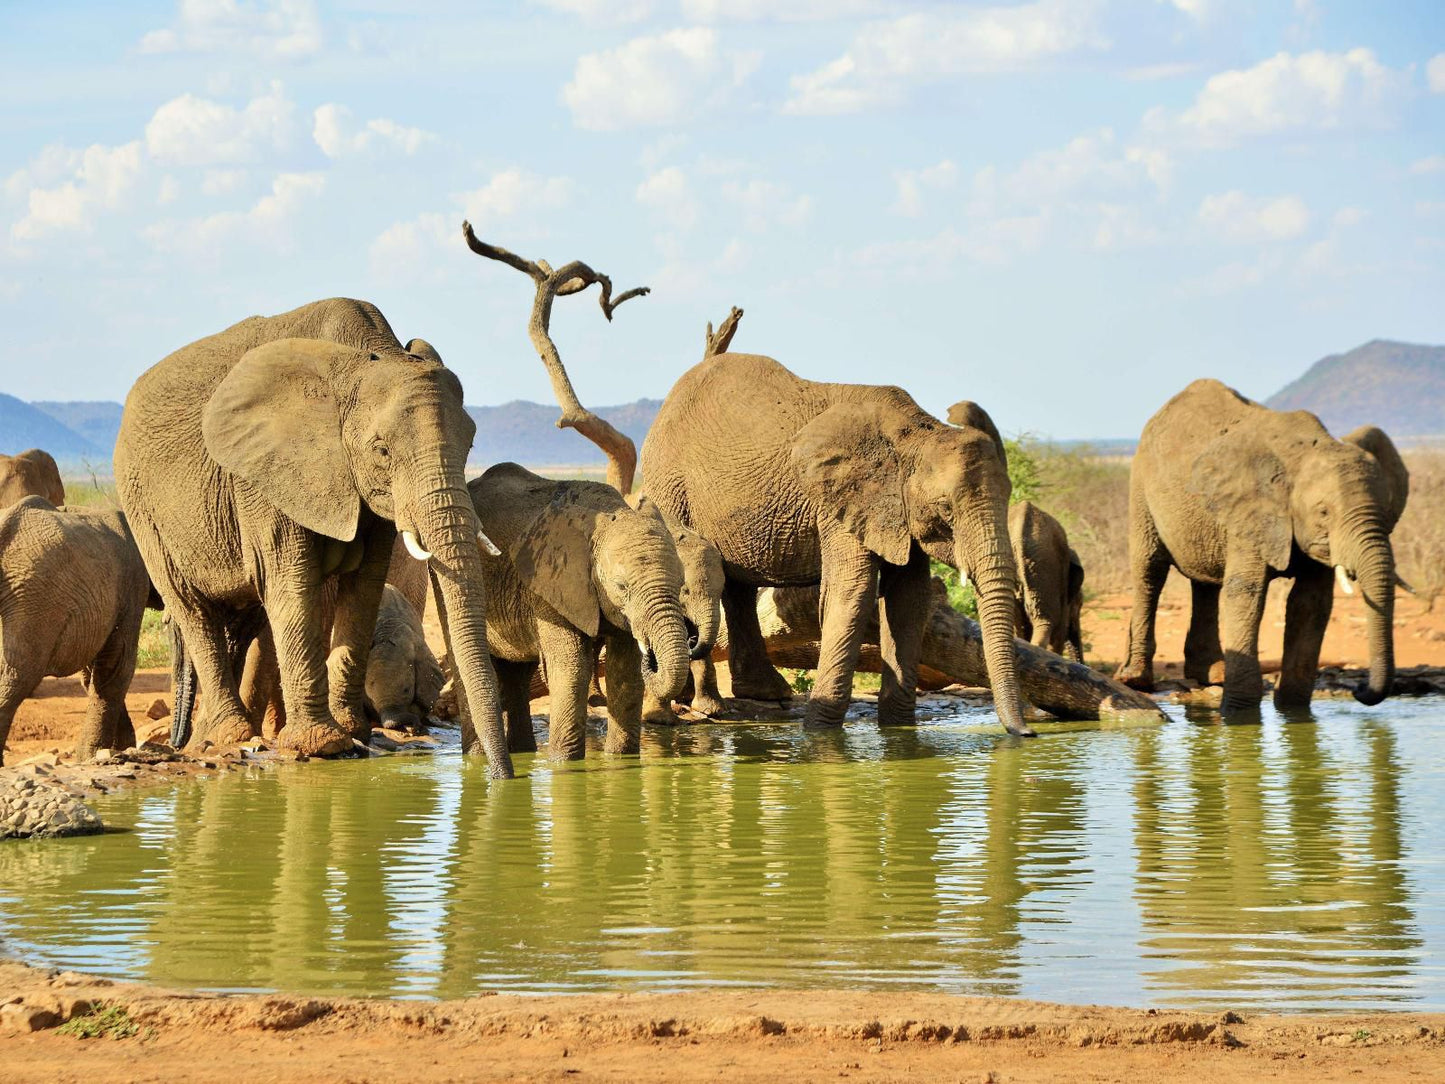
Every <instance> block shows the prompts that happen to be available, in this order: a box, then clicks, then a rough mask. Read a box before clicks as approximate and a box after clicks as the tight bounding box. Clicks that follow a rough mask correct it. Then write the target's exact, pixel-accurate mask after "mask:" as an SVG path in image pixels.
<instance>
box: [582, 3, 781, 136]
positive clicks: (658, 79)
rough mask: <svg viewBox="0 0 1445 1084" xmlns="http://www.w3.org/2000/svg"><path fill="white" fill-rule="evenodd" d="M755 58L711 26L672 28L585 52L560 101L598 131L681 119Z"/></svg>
mask: <svg viewBox="0 0 1445 1084" xmlns="http://www.w3.org/2000/svg"><path fill="white" fill-rule="evenodd" d="M758 59H759V57H758V54H757V53H750V52H739V51H734V50H725V49H723V48H722V47H721V45H720V44H719V42H718V35H717V32H716V31H715V30H711V29H709V28H707V27H691V28H688V29H680V30H669V31H666V32H665V33H661V34H655V35H651V36H647V37H640V38H634V39H632V40H631V41H629V42H627V43H625V44H623V45H621V46H618V47H617V48H616V49H609V50H606V51H604V52H598V53H588V54H586V55H585V56H582V57H581V58H579V59H578V61H577V67H576V69H575V70H574V71H573V73H572V81H571V82H570V83H568V84H567V85H566V86H564V87H563V88H562V101H563V102H564V103H565V104H566V106H567V108H568V109H570V110H571V111H572V123H574V124H575V125H577V126H578V127H579V128H588V129H592V130H594V131H613V130H616V129H619V128H632V127H642V126H657V125H671V124H679V123H681V122H683V121H687V120H690V119H692V118H693V117H695V116H697V115H698V114H699V113H701V112H703V111H704V110H706V109H708V108H711V107H713V106H716V105H718V104H720V103H722V102H723V101H724V100H726V99H727V98H728V97H729V96H730V95H731V94H732V93H733V91H735V90H736V89H737V88H738V87H739V86H741V85H742V84H743V83H744V82H745V81H746V80H747V78H748V76H750V75H751V74H752V73H753V71H754V69H755V68H756V67H757V64H758Z"/></svg>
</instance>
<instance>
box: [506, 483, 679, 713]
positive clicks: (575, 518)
mask: <svg viewBox="0 0 1445 1084" xmlns="http://www.w3.org/2000/svg"><path fill="white" fill-rule="evenodd" d="M594 486H595V487H596V489H597V490H598V491H603V492H605V497H603V498H599V499H591V498H597V497H598V495H597V494H595V493H589V492H588V491H589V489H591V488H592V487H594ZM611 502H616V503H615V506H614V507H610V508H609V507H608V504H610V503H611ZM512 562H513V564H514V565H515V567H516V569H517V572H518V574H519V575H520V576H521V578H522V581H523V582H524V583H525V584H526V585H527V586H528V588H529V589H531V590H532V591H533V592H534V593H535V594H537V595H538V596H539V597H540V598H541V599H542V600H543V601H545V602H546V603H547V604H548V605H549V606H551V607H552V608H553V609H555V610H556V611H557V612H558V614H560V615H561V616H562V617H563V618H564V619H566V620H567V621H568V622H569V623H570V624H571V625H573V626H574V627H575V628H577V629H578V630H580V631H581V632H582V633H584V634H585V635H587V636H589V637H595V636H597V635H598V634H599V632H600V631H601V628H602V623H603V622H604V621H605V622H606V623H607V625H609V626H611V627H612V628H614V629H617V630H620V631H623V632H630V633H631V634H632V636H633V637H634V638H635V639H636V641H637V649H638V653H639V654H640V655H641V657H642V677H643V681H644V682H645V683H646V684H647V687H648V689H649V691H651V692H652V693H653V694H654V695H656V696H658V697H660V698H662V699H664V700H671V699H674V698H675V697H677V696H678V695H680V694H681V692H682V689H683V686H684V684H685V683H686V681H687V676H688V639H689V634H688V630H687V625H686V621H685V619H684V615H683V611H682V604H681V601H680V597H681V594H682V587H683V574H682V564H681V562H680V561H679V560H678V556H677V549H676V547H675V546H674V544H673V542H672V539H671V538H670V537H669V536H668V533H667V531H666V530H665V529H664V527H663V525H662V524H661V522H659V521H658V520H657V519H655V518H654V517H652V516H648V515H642V514H640V513H638V512H634V511H633V510H632V509H631V508H629V507H627V505H626V504H624V503H623V502H622V500H621V499H620V498H619V497H618V495H617V492H616V490H614V489H612V487H610V486H604V485H601V484H600V483H588V482H578V483H571V484H569V485H568V486H566V487H563V488H561V489H559V490H558V492H557V495H556V496H555V497H554V498H553V499H552V500H551V502H550V503H549V504H548V506H547V508H546V509H545V510H544V511H543V512H541V513H540V514H539V515H538V516H537V517H536V518H535V519H534V520H533V521H532V522H531V523H530V524H529V525H528V527H527V529H526V530H525V531H524V532H523V533H522V535H521V537H520V538H518V540H517V543H516V545H515V546H514V547H513V549H512Z"/></svg>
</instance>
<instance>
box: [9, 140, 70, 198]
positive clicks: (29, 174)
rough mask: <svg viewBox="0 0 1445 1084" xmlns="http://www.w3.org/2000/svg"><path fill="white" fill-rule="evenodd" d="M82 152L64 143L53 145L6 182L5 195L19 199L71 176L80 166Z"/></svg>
mask: <svg viewBox="0 0 1445 1084" xmlns="http://www.w3.org/2000/svg"><path fill="white" fill-rule="evenodd" d="M80 156H81V152H80V151H78V150H74V149H73V148H71V147H67V146H65V145H64V144H63V143H51V144H50V145H49V146H46V147H43V148H41V150H40V153H39V154H37V155H36V156H35V157H34V158H32V159H31V160H30V161H29V162H28V163H27V164H26V165H25V166H23V167H22V168H20V169H17V170H16V171H15V172H14V173H12V174H10V176H9V177H7V178H6V180H5V195H6V196H7V197H9V198H10V199H19V198H21V197H23V196H25V195H26V193H28V192H29V191H30V190H31V189H32V188H44V187H46V186H47V185H53V184H55V182H57V181H59V180H62V179H64V178H66V177H68V176H70V175H71V174H72V173H73V172H74V171H75V169H76V168H77V167H78V166H79V165H80Z"/></svg>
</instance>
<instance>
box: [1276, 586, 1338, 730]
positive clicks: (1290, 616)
mask: <svg viewBox="0 0 1445 1084" xmlns="http://www.w3.org/2000/svg"><path fill="white" fill-rule="evenodd" d="M1307 566H1308V567H1307V568H1305V569H1304V570H1302V571H1301V572H1300V574H1299V575H1297V576H1296V577H1295V581H1294V585H1293V586H1292V587H1290V589H1289V601H1288V602H1286V603H1285V609H1284V661H1283V663H1282V664H1281V666H1280V673H1279V684H1278V685H1277V686H1275V690H1274V706H1275V707H1277V708H1279V709H1280V710H1281V711H1290V710H1300V709H1303V708H1307V707H1309V704H1310V697H1311V696H1312V695H1313V694H1314V691H1315V677H1316V676H1317V675H1318V673H1319V668H1320V645H1321V644H1322V643H1323V642H1324V639H1325V628H1326V627H1327V626H1328V625H1329V623H1330V611H1331V610H1332V609H1333V608H1334V604H1335V578H1334V575H1333V573H1332V572H1331V570H1330V567H1329V566H1328V565H1321V564H1316V563H1315V562H1313V561H1310V562H1308V563H1307Z"/></svg>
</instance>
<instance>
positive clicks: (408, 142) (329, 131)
mask: <svg viewBox="0 0 1445 1084" xmlns="http://www.w3.org/2000/svg"><path fill="white" fill-rule="evenodd" d="M311 137H312V138H313V139H314V140H316V145H317V146H318V147H320V148H321V153H323V154H324V155H326V157H328V158H341V157H343V156H344V155H348V154H361V153H363V152H365V151H367V150H369V149H372V148H383V147H384V148H386V149H388V150H396V151H400V152H401V153H402V154H407V155H411V154H415V153H416V152H417V151H418V150H420V149H421V148H422V146H423V145H424V144H426V143H429V142H431V141H432V140H434V139H436V136H434V135H433V134H432V133H431V132H425V131H422V129H420V128H407V127H404V126H403V125H400V124H397V123H396V121H393V120H387V119H386V118H385V117H378V118H377V119H376V120H369V121H367V122H366V126H365V127H363V128H360V129H357V128H356V127H355V126H354V125H353V124H352V123H351V110H349V109H347V108H346V106H344V105H337V104H335V103H334V102H330V103H327V104H326V105H322V106H318V107H317V109H316V113H315V115H314V122H313V124H312V128H311Z"/></svg>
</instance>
